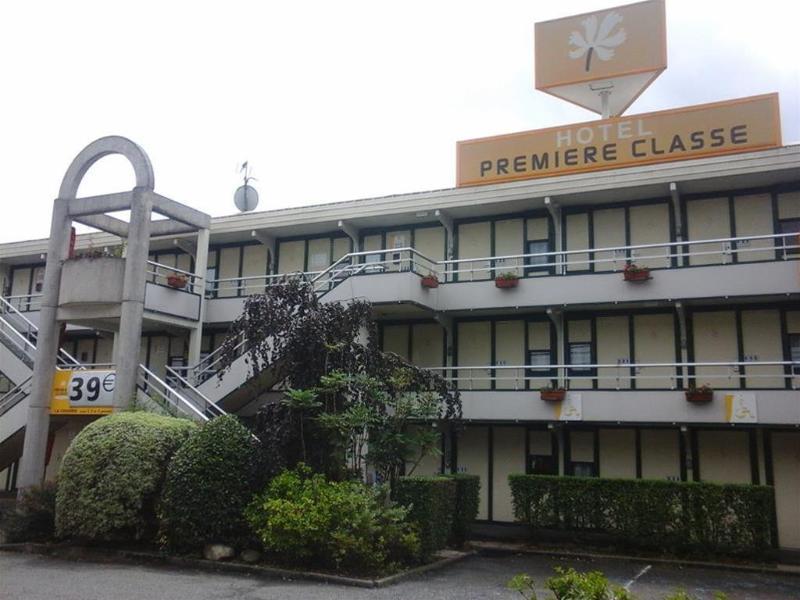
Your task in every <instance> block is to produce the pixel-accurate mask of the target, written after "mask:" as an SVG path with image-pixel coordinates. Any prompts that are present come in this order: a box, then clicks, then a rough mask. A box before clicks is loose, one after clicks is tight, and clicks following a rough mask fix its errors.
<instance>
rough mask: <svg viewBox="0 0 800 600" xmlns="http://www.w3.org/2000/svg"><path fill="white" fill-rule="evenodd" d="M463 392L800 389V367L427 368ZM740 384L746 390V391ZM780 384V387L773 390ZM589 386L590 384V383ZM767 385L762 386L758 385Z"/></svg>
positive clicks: (781, 362)
mask: <svg viewBox="0 0 800 600" xmlns="http://www.w3.org/2000/svg"><path fill="white" fill-rule="evenodd" d="M427 370H429V371H433V372H436V373H439V374H441V375H442V376H443V377H444V378H445V379H447V380H448V381H451V382H452V383H454V384H456V386H457V387H458V388H459V389H462V390H463V389H466V390H473V389H474V390H489V389H491V388H492V384H494V388H495V389H501V390H526V389H538V388H541V387H546V386H549V385H561V386H563V387H565V388H570V387H572V385H574V386H575V388H576V389H581V390H588V389H592V388H593V387H594V383H593V382H597V389H604V390H609V389H610V390H623V389H631V385H630V382H634V381H635V382H636V387H639V388H643V389H652V388H657V389H672V390H675V389H684V388H687V387H691V386H693V385H696V386H697V387H700V386H702V385H710V386H711V387H718V388H739V387H742V388H745V389H747V388H754V389H763V388H765V387H766V388H771V389H785V388H786V387H789V388H791V389H793V390H796V389H798V388H800V362H797V361H790V360H771V361H770V360H768V361H727V362H726V361H715V362H659V363H624V364H617V363H597V364H581V365H574V364H551V365H516V366H512V365H477V366H475V365H454V366H449V367H428V368H427ZM742 380H745V382H746V385H745V386H742ZM777 381H780V382H781V385H780V386H777V385H774V384H775V382H777ZM587 382H588V384H587ZM759 382H761V383H765V382H766V383H767V385H761V386H760V385H758V383H759Z"/></svg>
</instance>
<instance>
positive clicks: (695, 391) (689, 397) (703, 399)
mask: <svg viewBox="0 0 800 600" xmlns="http://www.w3.org/2000/svg"><path fill="white" fill-rule="evenodd" d="M713 399H714V390H713V389H712V388H711V386H709V385H708V384H705V385H701V386H700V387H695V386H694V385H690V386H689V389H688V390H686V401H687V402H694V403H695V404H705V403H707V402H711V401H712V400H713Z"/></svg>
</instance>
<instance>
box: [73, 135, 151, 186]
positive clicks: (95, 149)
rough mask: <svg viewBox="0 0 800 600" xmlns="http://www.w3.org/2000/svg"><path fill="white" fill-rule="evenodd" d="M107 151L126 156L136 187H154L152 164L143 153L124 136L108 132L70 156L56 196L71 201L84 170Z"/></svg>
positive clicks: (107, 153)
mask: <svg viewBox="0 0 800 600" xmlns="http://www.w3.org/2000/svg"><path fill="white" fill-rule="evenodd" d="M109 154H121V155H122V156H124V157H125V158H127V159H128V162H130V163H131V166H132V167H133V172H134V174H135V176H136V187H137V188H144V189H147V190H150V191H152V190H153V188H154V187H155V178H154V176H153V165H151V164H150V158H149V157H148V156H147V153H146V152H145V151H144V150H142V148H141V147H140V146H139V145H138V144H136V143H134V142H132V141H131V140H129V139H128V138H125V137H122V136H119V135H109V136H106V137H101V138H99V139H96V140H95V141H93V142H92V143H91V144H89V145H88V146H86V147H85V148H84V149H83V150H81V151H80V152H79V153H78V155H77V156H76V157H75V158H74V159H73V161H72V164H70V166H69V168H68V169H67V172H66V173H65V174H64V179H62V180H61V188H60V189H59V191H58V197H59V199H61V200H71V199H72V198H75V196H76V194H77V193H78V187H79V186H80V184H81V181H82V180H83V177H84V175H86V172H87V171H88V170H89V169H90V168H91V166H92V165H93V164H94V163H96V162H97V161H98V160H100V159H101V158H103V157H104V156H108V155H109Z"/></svg>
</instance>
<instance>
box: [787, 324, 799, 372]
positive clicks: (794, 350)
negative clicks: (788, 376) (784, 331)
mask: <svg viewBox="0 0 800 600" xmlns="http://www.w3.org/2000/svg"><path fill="white" fill-rule="evenodd" d="M789 360H791V361H792V362H793V363H797V364H794V365H792V373H793V374H795V375H800V333H790V334H789Z"/></svg>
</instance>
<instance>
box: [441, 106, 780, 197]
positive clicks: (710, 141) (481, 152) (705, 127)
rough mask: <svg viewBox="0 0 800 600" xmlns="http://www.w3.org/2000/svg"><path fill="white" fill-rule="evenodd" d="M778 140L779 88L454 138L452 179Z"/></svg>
mask: <svg viewBox="0 0 800 600" xmlns="http://www.w3.org/2000/svg"><path fill="white" fill-rule="evenodd" d="M780 145H781V125H780V113H779V108H778V94H765V95H763V96H752V97H749V98H740V99H736V100H728V101H725V102H714V103H711V104H699V105H696V106H688V107H685V108H678V109H674V110H664V111H659V112H652V113H644V114H640V115H630V116H625V117H617V118H613V119H605V120H600V121H589V122H586V123H578V124H574V125H566V126H563V127H551V128H548V129H537V130H533V131H523V132H520V133H512V134H508V135H500V136H495V137H488V138H479V139H474V140H465V141H462V142H458V144H457V159H456V162H457V167H456V168H457V175H456V179H457V182H456V185H457V186H459V187H461V186H471V185H484V184H489V183H503V182H507V181H517V180H521V179H535V178H538V177H550V176H553V175H565V174H567V173H581V172H586V171H598V170H602V169H616V168H619V167H629V166H636V165H644V164H652V163H662V162H668V161H674V160H686V159H690V158H699V157H704V156H717V155H721V154H731V153H736V152H748V151H752V150H758V149H764V148H775V147H778V146H780Z"/></svg>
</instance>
